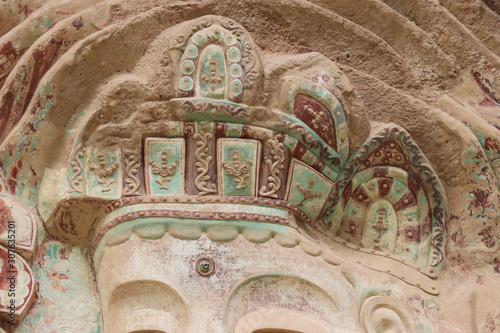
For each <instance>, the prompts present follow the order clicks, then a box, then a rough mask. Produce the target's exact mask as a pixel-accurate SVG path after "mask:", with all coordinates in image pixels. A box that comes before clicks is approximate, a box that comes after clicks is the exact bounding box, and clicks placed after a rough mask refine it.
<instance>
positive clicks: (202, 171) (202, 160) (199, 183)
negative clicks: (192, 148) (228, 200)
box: [193, 133, 217, 195]
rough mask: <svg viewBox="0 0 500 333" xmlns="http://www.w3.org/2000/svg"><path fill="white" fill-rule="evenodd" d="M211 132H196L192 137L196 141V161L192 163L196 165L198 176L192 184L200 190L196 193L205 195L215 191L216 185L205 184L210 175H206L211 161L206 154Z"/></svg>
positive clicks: (210, 157)
mask: <svg viewBox="0 0 500 333" xmlns="http://www.w3.org/2000/svg"><path fill="white" fill-rule="evenodd" d="M212 137H213V135H212V133H196V134H195V135H194V136H193V138H194V139H195V140H197V141H196V146H197V147H198V148H197V149H196V152H195V153H194V155H195V157H196V163H195V164H194V165H195V167H196V172H197V173H198V176H197V177H196V179H195V180H194V185H195V186H196V188H197V189H198V190H199V191H200V192H199V193H198V195H205V194H209V193H217V187H216V186H215V184H211V185H210V186H207V181H209V180H210V176H209V175H208V170H209V167H210V162H211V161H212V158H213V157H212V156H207V152H208V148H207V145H208V140H209V139H212Z"/></svg>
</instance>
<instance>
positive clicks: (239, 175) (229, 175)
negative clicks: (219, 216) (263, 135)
mask: <svg viewBox="0 0 500 333" xmlns="http://www.w3.org/2000/svg"><path fill="white" fill-rule="evenodd" d="M217 149H218V161H217V162H218V170H219V175H218V179H219V189H220V190H219V191H220V192H222V194H223V195H245V196H255V195H256V191H257V190H256V188H257V179H258V170H259V164H260V154H261V153H260V150H261V143H260V142H259V141H257V140H243V139H219V140H218V141H217Z"/></svg>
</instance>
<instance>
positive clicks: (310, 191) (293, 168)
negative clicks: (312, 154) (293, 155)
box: [285, 159, 333, 221]
mask: <svg viewBox="0 0 500 333" xmlns="http://www.w3.org/2000/svg"><path fill="white" fill-rule="evenodd" d="M287 186H288V188H287V195H286V199H285V200H288V201H290V202H291V203H293V204H294V205H296V206H297V207H299V208H300V209H301V210H303V211H304V212H305V213H306V214H307V216H309V217H310V218H311V219H312V220H313V221H315V220H316V219H317V218H318V215H319V213H320V212H321V210H322V209H323V207H324V205H325V203H326V199H327V198H328V196H329V195H330V192H331V190H332V189H333V183H332V182H331V181H330V180H329V179H328V178H326V177H325V176H324V175H322V174H320V173H319V172H317V171H316V170H314V169H313V168H312V167H310V166H308V165H307V164H305V163H302V162H300V161H298V160H296V159H292V163H291V165H290V171H289V174H288V181H287Z"/></svg>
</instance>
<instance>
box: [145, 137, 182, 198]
mask: <svg viewBox="0 0 500 333" xmlns="http://www.w3.org/2000/svg"><path fill="white" fill-rule="evenodd" d="M185 150H186V148H185V141H184V139H182V138H175V139H162V138H147V139H146V141H145V145H144V155H145V161H144V162H145V163H144V164H145V166H147V172H146V186H147V192H148V193H149V194H158V195H161V194H183V193H184V170H185V162H184V161H185V160H184V158H185Z"/></svg>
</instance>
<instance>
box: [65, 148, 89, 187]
mask: <svg viewBox="0 0 500 333" xmlns="http://www.w3.org/2000/svg"><path fill="white" fill-rule="evenodd" d="M84 153H85V148H84V147H82V145H81V144H79V145H78V147H76V152H75V156H74V158H73V159H74V160H73V162H71V166H72V171H73V172H74V174H73V176H72V177H71V180H70V185H71V189H70V190H69V191H68V192H69V193H73V192H78V193H82V192H83V188H82V181H83V177H82V173H83V156H84Z"/></svg>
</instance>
